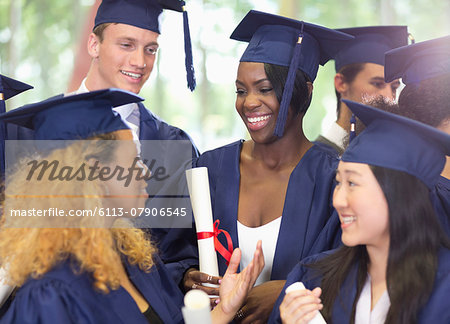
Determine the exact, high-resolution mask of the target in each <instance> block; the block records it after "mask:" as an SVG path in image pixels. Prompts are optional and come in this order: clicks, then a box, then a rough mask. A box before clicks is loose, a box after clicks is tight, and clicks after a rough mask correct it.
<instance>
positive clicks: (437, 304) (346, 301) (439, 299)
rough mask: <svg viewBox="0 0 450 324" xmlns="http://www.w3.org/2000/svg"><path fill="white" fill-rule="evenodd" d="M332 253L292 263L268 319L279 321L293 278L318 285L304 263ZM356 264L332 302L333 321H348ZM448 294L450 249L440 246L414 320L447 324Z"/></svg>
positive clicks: (449, 317)
mask: <svg viewBox="0 0 450 324" xmlns="http://www.w3.org/2000/svg"><path fill="white" fill-rule="evenodd" d="M331 253H333V251H327V252H324V253H321V254H319V255H315V256H312V257H309V258H307V259H305V260H304V261H302V262H301V263H299V264H297V265H296V266H295V268H294V269H293V270H292V272H291V273H289V275H288V278H287V280H286V285H285V286H284V288H283V290H282V292H281V294H280V296H279V297H278V299H277V301H276V303H275V306H274V308H273V311H272V314H271V315H270V318H269V323H281V319H280V305H281V302H282V301H283V299H284V296H285V290H286V288H287V287H288V286H289V285H291V284H292V283H294V282H296V281H302V282H303V283H304V285H305V287H306V288H308V289H310V290H312V289H314V288H316V287H320V282H321V278H320V277H318V276H317V274H316V273H315V272H314V271H313V270H311V269H310V268H307V267H305V266H303V264H310V263H314V262H315V261H316V260H318V259H320V258H323V257H325V256H326V255H329V254H331ZM357 267H358V266H357V265H355V266H354V267H352V268H351V270H350V272H349V274H348V276H347V278H346V279H345V281H344V284H343V286H342V288H341V290H340V293H339V295H338V297H337V299H336V301H335V303H334V306H333V313H332V318H333V323H334V324H340V323H342V324H344V323H346V324H348V323H350V317H351V311H352V306H353V301H354V300H355V296H356V282H357ZM324 293H326V292H324ZM449 296H450V250H448V249H444V248H442V249H441V250H440V251H439V254H438V269H437V273H436V278H435V282H434V285H433V291H432V293H431V295H430V298H429V299H428V302H427V303H426V305H425V306H424V307H423V308H422V309H421V310H420V312H419V316H418V318H417V323H418V324H428V323H450V307H448V306H449V303H448V297H449ZM405 307H408V305H405Z"/></svg>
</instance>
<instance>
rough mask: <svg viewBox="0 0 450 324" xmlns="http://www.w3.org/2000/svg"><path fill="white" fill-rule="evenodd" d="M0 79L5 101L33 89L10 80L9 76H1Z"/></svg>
mask: <svg viewBox="0 0 450 324" xmlns="http://www.w3.org/2000/svg"><path fill="white" fill-rule="evenodd" d="M0 78H1V83H2V87H3V91H0V92H3V97H4V100H7V99H9V98H12V97H14V96H16V95H18V94H19V93H22V92H24V91H26V90H30V89H33V87H32V86H30V85H29V84H26V83H23V82H20V81H17V80H14V79H11V78H8V77H7V76H4V75H0Z"/></svg>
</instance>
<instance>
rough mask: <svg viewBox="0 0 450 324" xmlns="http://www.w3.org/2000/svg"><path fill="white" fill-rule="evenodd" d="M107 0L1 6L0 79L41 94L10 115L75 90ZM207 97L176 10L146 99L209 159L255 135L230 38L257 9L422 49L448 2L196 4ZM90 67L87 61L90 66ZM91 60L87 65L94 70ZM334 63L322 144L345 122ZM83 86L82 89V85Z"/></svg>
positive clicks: (196, 48)
mask: <svg viewBox="0 0 450 324" xmlns="http://www.w3.org/2000/svg"><path fill="white" fill-rule="evenodd" d="M99 1H100V0H97V1H95V0H0V73H2V74H4V75H7V76H11V77H14V78H17V79H19V80H21V81H23V82H26V83H29V84H31V85H33V86H34V87H35V88H34V89H33V90H30V91H28V92H25V93H23V94H21V95H19V96H17V97H15V98H13V99H12V100H9V101H8V102H7V108H8V109H13V108H15V107H18V106H20V105H23V104H26V103H30V102H36V101H39V100H43V99H45V98H47V97H50V96H53V95H55V94H58V93H62V92H67V91H68V90H69V89H70V90H71V88H73V87H75V88H77V87H78V85H77V84H76V85H73V84H71V83H70V82H73V80H74V79H73V78H74V76H76V75H77V73H76V72H78V74H81V75H84V72H83V71H84V69H83V68H82V67H81V65H82V64H81V65H80V62H83V61H82V56H83V55H82V54H84V56H86V45H85V43H86V35H87V34H88V33H89V31H90V30H91V29H92V25H91V21H90V20H92V14H93V12H95V8H96V6H98V4H99ZM186 2H187V9H188V12H189V20H190V29H191V38H192V42H193V54H194V66H195V70H196V77H197V89H196V90H195V91H194V92H193V93H191V92H190V91H189V90H188V89H187V87H186V81H185V70H184V47H183V35H182V34H183V33H182V30H183V26H182V16H181V14H179V13H176V12H170V11H166V12H164V14H163V20H162V35H161V37H160V50H159V53H158V58H157V62H156V63H155V68H154V70H153V72H152V76H151V78H150V80H149V81H148V82H147V84H146V85H145V86H144V88H143V89H142V91H141V95H142V96H143V97H144V98H145V99H146V101H145V103H146V106H147V107H148V108H149V109H151V110H152V111H153V112H154V113H156V114H157V115H159V116H160V117H161V118H163V119H164V120H166V121H167V122H169V123H170V124H173V125H176V126H178V127H181V128H183V129H184V130H186V131H187V132H188V133H189V134H190V135H191V136H192V137H193V139H194V141H195V143H196V144H197V145H198V146H199V148H200V150H201V151H205V150H207V149H211V148H214V147H217V146H219V145H223V144H226V143H229V142H231V141H234V140H236V139H239V138H246V137H248V135H247V132H246V129H245V126H244V125H243V123H242V122H241V120H240V118H239V116H238V115H237V113H236V112H235V109H234V100H235V87H234V80H235V77H236V70H237V65H238V61H239V58H240V55H241V54H242V52H243V50H244V49H245V44H244V43H239V42H236V41H233V40H230V39H229V35H230V34H231V33H232V31H233V30H234V28H235V27H236V25H237V24H238V23H239V21H240V20H241V19H242V18H243V17H244V15H245V14H246V13H247V12H248V10H250V9H256V10H261V11H266V12H271V13H276V14H281V15H284V16H287V17H291V18H295V19H299V20H304V21H307V22H311V23H315V24H319V25H323V26H326V27H329V28H345V27H353V26H371V25H394V24H398V25H408V28H409V32H410V33H411V34H412V35H413V36H414V38H415V39H416V41H417V42H420V41H424V40H428V39H431V38H435V37H441V36H445V35H449V34H450V1H448V0H395V1H394V0H340V1H335V0H279V1H277V0H186ZM84 60H86V58H84ZM86 64H87V63H86V62H84V65H85V66H86ZM333 76H334V64H333V62H329V63H328V64H326V65H325V67H321V68H320V69H319V74H318V77H317V79H316V81H315V82H314V94H313V101H312V104H311V107H310V109H309V110H308V113H307V116H306V118H305V119H304V128H305V132H306V134H307V136H308V137H309V138H310V139H314V138H315V137H316V136H317V135H318V134H319V132H320V131H321V129H325V128H327V127H328V125H329V124H330V123H331V122H333V121H334V119H335V107H336V99H335V95H334V88H333ZM75 80H76V82H75V83H77V82H78V83H79V81H78V80H77V79H75Z"/></svg>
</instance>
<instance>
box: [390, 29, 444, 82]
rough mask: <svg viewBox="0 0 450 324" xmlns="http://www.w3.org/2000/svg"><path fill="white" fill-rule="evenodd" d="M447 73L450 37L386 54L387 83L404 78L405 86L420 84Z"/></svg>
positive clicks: (412, 45) (405, 47) (416, 44)
mask: <svg viewBox="0 0 450 324" xmlns="http://www.w3.org/2000/svg"><path fill="white" fill-rule="evenodd" d="M446 73H450V36H445V37H441V38H435V39H432V40H428V41H425V42H420V43H415V44H411V45H408V46H403V47H400V48H397V49H394V50H391V51H389V52H387V53H386V65H385V66H384V78H385V80H386V82H390V81H392V80H395V79H397V78H402V81H403V83H405V84H409V83H418V82H420V81H422V80H425V79H429V78H433V77H436V76H439V75H442V74H446Z"/></svg>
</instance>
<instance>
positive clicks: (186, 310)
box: [181, 289, 212, 324]
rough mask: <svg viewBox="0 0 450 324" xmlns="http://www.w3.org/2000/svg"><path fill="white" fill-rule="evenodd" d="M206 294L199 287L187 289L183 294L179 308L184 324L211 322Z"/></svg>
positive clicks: (205, 323) (208, 323)
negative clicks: (182, 305)
mask: <svg viewBox="0 0 450 324" xmlns="http://www.w3.org/2000/svg"><path fill="white" fill-rule="evenodd" d="M209 305H210V304H209V297H208V295H207V294H206V293H205V292H204V291H202V290H199V289H192V290H189V291H188V292H187V294H186V296H184V307H183V308H182V309H181V312H182V313H183V318H184V322H185V323H186V324H199V323H201V324H211V322H212V320H211V312H210V306H209Z"/></svg>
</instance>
